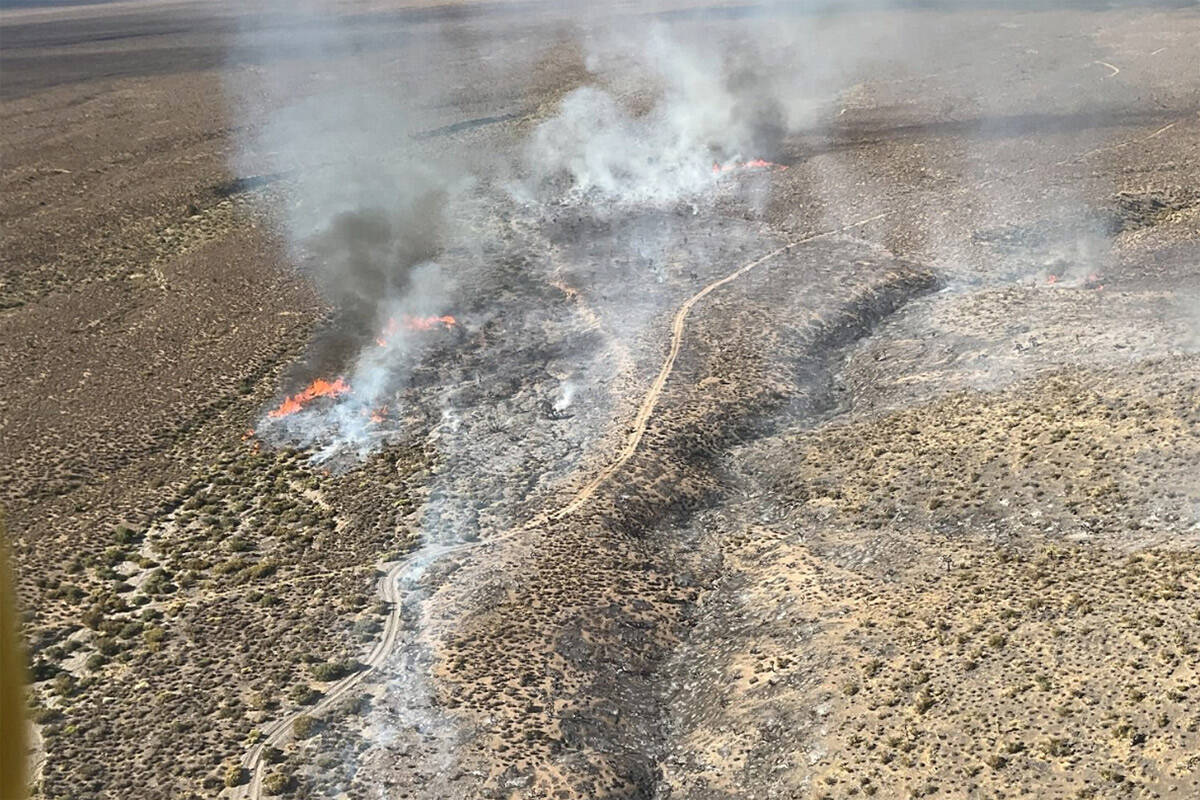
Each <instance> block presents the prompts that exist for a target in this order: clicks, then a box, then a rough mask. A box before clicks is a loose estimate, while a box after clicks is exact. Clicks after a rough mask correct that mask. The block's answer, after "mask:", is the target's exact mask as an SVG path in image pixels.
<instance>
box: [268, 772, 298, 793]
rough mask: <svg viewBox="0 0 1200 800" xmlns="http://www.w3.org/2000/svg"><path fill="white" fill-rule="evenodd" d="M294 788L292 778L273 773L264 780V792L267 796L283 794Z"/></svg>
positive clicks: (280, 773)
mask: <svg viewBox="0 0 1200 800" xmlns="http://www.w3.org/2000/svg"><path fill="white" fill-rule="evenodd" d="M291 788H292V776H291V775H284V774H283V773H282V772H272V773H271V774H270V775H268V776H267V777H266V778H265V779H264V780H263V791H265V792H266V793H267V794H283V793H284V792H286V791H288V790H289V789H291Z"/></svg>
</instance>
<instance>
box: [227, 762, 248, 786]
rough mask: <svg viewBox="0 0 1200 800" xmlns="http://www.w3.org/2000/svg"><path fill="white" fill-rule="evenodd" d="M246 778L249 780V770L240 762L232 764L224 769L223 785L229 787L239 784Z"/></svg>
mask: <svg viewBox="0 0 1200 800" xmlns="http://www.w3.org/2000/svg"><path fill="white" fill-rule="evenodd" d="M248 780H250V770H248V769H246V768H245V767H243V766H242V765H241V764H234V765H233V766H231V767H229V768H228V769H226V770H225V785H226V786H228V787H230V788H233V787H234V786H241V785H242V784H243V783H245V782H246V781H248Z"/></svg>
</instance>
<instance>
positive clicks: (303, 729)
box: [292, 714, 321, 739]
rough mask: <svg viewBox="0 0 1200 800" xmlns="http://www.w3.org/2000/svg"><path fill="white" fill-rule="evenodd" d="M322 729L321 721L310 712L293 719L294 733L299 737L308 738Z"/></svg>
mask: <svg viewBox="0 0 1200 800" xmlns="http://www.w3.org/2000/svg"><path fill="white" fill-rule="evenodd" d="M320 729H321V721H320V720H318V719H317V718H316V717H310V716H309V715H308V714H301V715H300V716H298V717H296V718H295V719H294V720H292V733H294V734H295V735H296V738H297V739H307V738H308V737H310V736H312V735H314V734H315V733H316V732H317V731H318V730H320Z"/></svg>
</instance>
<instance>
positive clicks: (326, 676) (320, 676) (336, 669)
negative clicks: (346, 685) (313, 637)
mask: <svg viewBox="0 0 1200 800" xmlns="http://www.w3.org/2000/svg"><path fill="white" fill-rule="evenodd" d="M361 667H362V665H361V664H359V663H358V662H357V661H355V660H354V659H342V660H340V661H326V662H323V663H321V664H315V665H313V667H312V668H311V670H310V671H311V672H312V676H313V678H314V679H316V680H318V681H322V682H326V683H327V682H329V681H336V680H341V679H342V678H344V677H346V676H347V675H349V674H351V673H352V672H357V671H358V670H359V669H360V668H361Z"/></svg>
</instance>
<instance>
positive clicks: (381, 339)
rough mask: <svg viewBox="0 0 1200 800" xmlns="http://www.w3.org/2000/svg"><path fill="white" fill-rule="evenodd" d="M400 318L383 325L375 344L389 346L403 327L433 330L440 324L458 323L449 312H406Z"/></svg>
mask: <svg viewBox="0 0 1200 800" xmlns="http://www.w3.org/2000/svg"><path fill="white" fill-rule="evenodd" d="M400 320H401V321H400V322H397V321H396V320H395V319H389V320H388V321H387V325H384V326H383V330H382V331H381V332H380V334H379V336H377V337H376V338H375V344H377V345H379V346H380V347H387V345H388V342H389V341H391V338H392V337H393V336H395V335H396V332H397V331H399V330H400V328H401V327H403V328H404V329H405V330H410V331H431V330H433V329H434V328H436V327H437V326H438V325H442V326H444V327H447V328H452V327H454V326H455V325H457V324H458V320H456V319H455V318H454V317H452V316H450V315H449V314H445V315H443V316H440V317H413V316H409V315H408V314H405V315H404V316H403V317H401V318H400Z"/></svg>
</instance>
